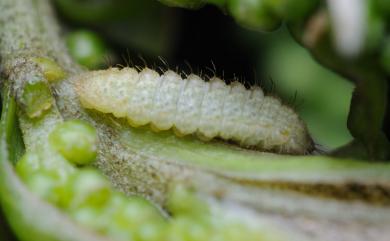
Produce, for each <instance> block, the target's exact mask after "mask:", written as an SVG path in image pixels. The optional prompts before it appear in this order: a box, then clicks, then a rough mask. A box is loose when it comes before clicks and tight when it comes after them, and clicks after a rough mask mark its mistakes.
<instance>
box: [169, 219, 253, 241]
mask: <svg viewBox="0 0 390 241" xmlns="http://www.w3.org/2000/svg"><path fill="white" fill-rule="evenodd" d="M214 236H215V230H212V227H211V226H208V225H206V224H205V223H199V222H197V221H196V220H193V219H191V218H190V217H176V218H174V219H172V220H171V223H170V227H169V230H168V234H167V240H172V241H176V240H178V241H179V240H186V241H201V240H216V239H213V238H211V237H214ZM237 240H245V239H237ZM221 241H222V240H221Z"/></svg>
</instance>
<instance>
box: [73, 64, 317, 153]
mask: <svg viewBox="0 0 390 241" xmlns="http://www.w3.org/2000/svg"><path fill="white" fill-rule="evenodd" d="M76 91H77V93H78V96H79V98H80V101H81V104H82V105H83V106H84V107H85V108H90V109H95V110H98V111H100V112H103V113H112V114H113V115H114V116H116V117H124V118H127V120H128V122H129V123H130V125H131V126H133V127H137V126H141V125H146V124H151V128H152V129H153V130H156V131H161V130H168V129H173V130H174V132H175V133H176V135H178V136H183V135H188V134H193V133H196V134H197V135H198V136H199V137H200V138H201V139H202V140H210V139H212V138H217V137H218V138H221V139H223V140H232V141H234V142H236V143H238V144H240V145H241V146H243V147H252V148H257V149H261V150H265V151H275V152H279V153H287V154H306V153H309V152H311V151H312V150H313V141H312V139H311V138H310V136H309V134H308V131H307V128H306V126H305V124H304V123H303V122H302V121H301V120H300V118H299V117H298V115H297V114H296V113H295V112H294V111H293V110H292V109H291V108H289V107H288V106H285V105H283V104H282V103H281V102H280V100H279V99H277V98H275V97H272V96H264V93H263V91H262V90H261V88H259V87H254V88H252V89H250V90H247V89H245V87H244V86H243V85H242V84H240V83H239V82H233V83H232V84H230V85H226V84H225V82H224V81H222V80H221V79H219V78H217V77H213V78H211V79H210V81H208V82H205V81H203V80H202V79H201V78H200V77H199V76H197V75H194V74H191V75H189V76H187V78H186V79H184V80H183V79H182V78H181V76H180V75H178V74H176V73H175V72H173V71H170V70H169V71H166V72H165V73H164V74H163V75H161V76H160V75H159V74H158V73H157V72H156V71H154V70H151V69H148V68H145V69H144V70H142V71H141V72H138V71H137V70H135V69H134V68H123V69H117V68H110V69H108V70H99V71H93V72H88V73H86V74H84V75H82V76H81V77H79V79H78V80H77V81H76Z"/></svg>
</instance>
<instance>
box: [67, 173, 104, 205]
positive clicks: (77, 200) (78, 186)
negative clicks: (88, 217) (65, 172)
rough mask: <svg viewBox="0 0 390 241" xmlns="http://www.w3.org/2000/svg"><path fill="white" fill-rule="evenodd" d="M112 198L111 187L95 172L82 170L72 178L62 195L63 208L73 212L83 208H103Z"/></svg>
mask: <svg viewBox="0 0 390 241" xmlns="http://www.w3.org/2000/svg"><path fill="white" fill-rule="evenodd" d="M110 197H111V185H110V183H109V182H108V181H107V180H106V178H105V177H104V176H102V175H101V174H99V173H98V172H97V171H95V170H89V169H88V170H80V171H78V172H77V173H75V174H74V175H73V176H71V177H70V180H69V182H68V183H67V184H66V185H65V186H64V188H63V190H62V194H61V206H63V207H65V208H67V209H69V210H73V209H78V208H81V207H91V208H92V207H93V208H101V207H103V206H105V205H106V204H107V202H108V201H109V200H110Z"/></svg>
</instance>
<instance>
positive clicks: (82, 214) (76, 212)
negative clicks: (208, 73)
mask: <svg viewBox="0 0 390 241" xmlns="http://www.w3.org/2000/svg"><path fill="white" fill-rule="evenodd" d="M69 215H70V217H71V218H72V219H73V220H75V221H76V222H77V223H79V224H81V225H84V226H85V227H88V228H91V229H93V230H94V231H97V232H100V233H102V234H105V233H106V229H107V227H108V226H109V224H110V219H109V217H106V215H105V210H104V208H96V207H89V206H84V207H80V208H75V209H72V210H70V211H69Z"/></svg>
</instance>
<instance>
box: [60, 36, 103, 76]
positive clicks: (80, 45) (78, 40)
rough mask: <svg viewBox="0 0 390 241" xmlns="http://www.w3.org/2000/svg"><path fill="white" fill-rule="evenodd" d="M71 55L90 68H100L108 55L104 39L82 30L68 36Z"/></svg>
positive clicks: (67, 41)
mask: <svg viewBox="0 0 390 241" xmlns="http://www.w3.org/2000/svg"><path fill="white" fill-rule="evenodd" d="M66 43H67V46H68V49H69V52H70V55H72V57H73V58H74V59H76V60H77V62H78V63H79V64H81V65H84V66H85V67H87V68H90V69H96V68H100V67H102V66H103V65H104V60H105V57H106V56H107V55H108V51H107V47H106V46H105V44H104V42H103V40H102V39H101V38H100V37H99V36H98V35H97V34H95V33H93V32H91V31H86V30H80V31H76V32H73V33H71V34H70V35H68V36H67V38H66Z"/></svg>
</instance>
